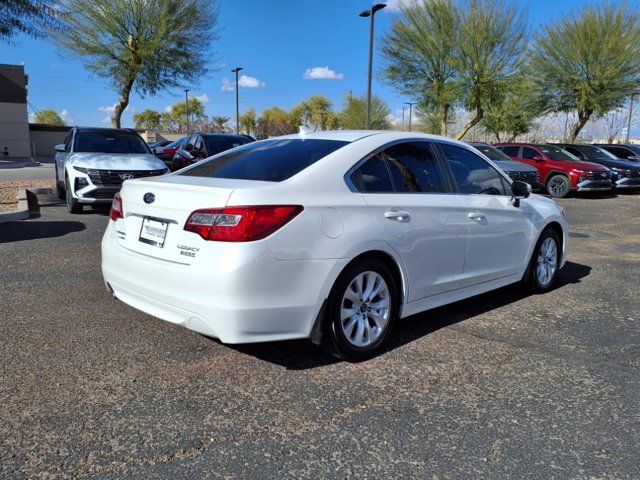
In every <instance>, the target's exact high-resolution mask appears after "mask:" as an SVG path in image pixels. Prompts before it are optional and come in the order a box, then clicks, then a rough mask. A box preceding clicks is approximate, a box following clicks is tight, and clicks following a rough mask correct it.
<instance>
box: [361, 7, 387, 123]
mask: <svg viewBox="0 0 640 480" xmlns="http://www.w3.org/2000/svg"><path fill="white" fill-rule="evenodd" d="M386 6H387V5H386V4H385V3H376V4H375V5H374V6H373V7H371V10H365V11H364V12H362V13H360V16H361V17H363V18H366V17H370V22H369V73H368V75H367V130H369V128H371V77H372V75H373V19H374V17H375V15H376V12H377V11H378V10H382V9H383V8H384V7H386Z"/></svg>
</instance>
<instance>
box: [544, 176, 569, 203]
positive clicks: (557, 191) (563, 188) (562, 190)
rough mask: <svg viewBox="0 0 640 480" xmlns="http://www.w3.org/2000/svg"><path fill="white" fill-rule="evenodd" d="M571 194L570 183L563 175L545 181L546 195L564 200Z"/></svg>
mask: <svg viewBox="0 0 640 480" xmlns="http://www.w3.org/2000/svg"><path fill="white" fill-rule="evenodd" d="M569 192H571V181H570V180H569V179H568V178H567V177H566V176H564V175H553V176H552V177H551V178H550V179H549V180H547V193H548V194H549V195H551V196H552V197H555V198H564V197H566V196H567V195H569Z"/></svg>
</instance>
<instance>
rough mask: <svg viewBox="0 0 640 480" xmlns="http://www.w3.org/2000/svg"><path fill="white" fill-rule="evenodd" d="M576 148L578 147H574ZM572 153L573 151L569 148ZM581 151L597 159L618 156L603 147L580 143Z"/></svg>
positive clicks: (610, 158)
mask: <svg viewBox="0 0 640 480" xmlns="http://www.w3.org/2000/svg"><path fill="white" fill-rule="evenodd" d="M573 148H576V147H573ZM568 150H569V151H570V152H571V153H573V151H572V150H571V149H568ZM580 151H581V152H582V153H583V154H584V155H585V156H587V157H588V158H594V159H596V160H615V159H616V156H615V155H613V154H612V153H610V152H607V151H606V150H604V149H603V148H599V147H594V146H591V145H580Z"/></svg>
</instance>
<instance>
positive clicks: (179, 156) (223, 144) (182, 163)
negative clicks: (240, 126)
mask: <svg viewBox="0 0 640 480" xmlns="http://www.w3.org/2000/svg"><path fill="white" fill-rule="evenodd" d="M251 142H255V140H254V139H253V138H252V137H250V136H249V135H230V134H226V133H195V134H193V135H191V136H190V137H189V139H188V140H187V142H186V143H185V145H184V147H183V148H180V149H178V151H177V152H176V154H175V155H174V157H173V162H171V171H172V172H175V171H176V170H180V169H181V168H184V167H187V166H189V165H191V164H193V163H195V162H197V161H199V160H202V159H204V158H208V157H211V156H212V155H216V154H218V153H221V152H224V151H225V150H229V149H231V148H235V147H239V146H240V145H244V144H246V143H251Z"/></svg>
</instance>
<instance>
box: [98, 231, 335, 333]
mask: <svg viewBox="0 0 640 480" xmlns="http://www.w3.org/2000/svg"><path fill="white" fill-rule="evenodd" d="M114 231H115V229H114V228H113V222H110V223H109V226H108V228H107V231H106V232H105V235H104V238H103V240H102V273H103V276H104V281H105V284H106V285H107V286H108V288H110V289H112V290H113V294H114V295H115V296H116V297H117V298H118V299H120V300H121V301H123V302H124V303H126V304H128V305H130V306H132V307H134V308H136V309H138V310H141V311H143V312H145V313H148V314H149V315H153V316H155V317H158V318H161V319H163V320H166V321H168V322H171V323H175V324H178V325H181V326H183V327H186V328H188V329H191V330H194V331H197V332H199V333H202V334H205V335H208V336H211V337H215V338H218V339H220V340H221V341H222V342H224V343H252V342H264V341H275V340H288V339H295V338H307V337H309V335H310V333H311V329H312V327H313V324H314V321H315V319H316V316H317V314H318V312H319V311H320V307H321V305H322V302H323V301H324V299H325V298H326V296H327V295H328V293H329V292H328V290H329V288H330V286H331V285H332V284H333V279H334V278H335V276H337V272H339V271H340V270H341V269H342V266H343V265H344V264H346V263H347V260H301V261H281V260H277V259H276V258H275V257H274V256H273V254H272V253H271V250H270V249H269V247H268V246H267V244H266V242H252V244H234V245H229V244H226V245H224V246H221V250H224V254H223V255H221V256H220V258H218V259H212V258H206V259H205V257H202V258H200V259H199V260H198V261H197V262H196V261H194V263H193V264H191V265H183V264H177V263H173V262H168V261H163V260H158V259H153V258H151V257H147V256H145V255H141V254H139V253H135V252H132V251H130V250H128V249H126V248H124V247H122V246H120V245H119V244H118V243H117V241H116V239H115V233H114ZM234 246H235V247H237V248H236V249H235V253H231V250H234V248H235V247H234ZM230 249H231V250H230ZM212 260H213V261H212Z"/></svg>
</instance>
